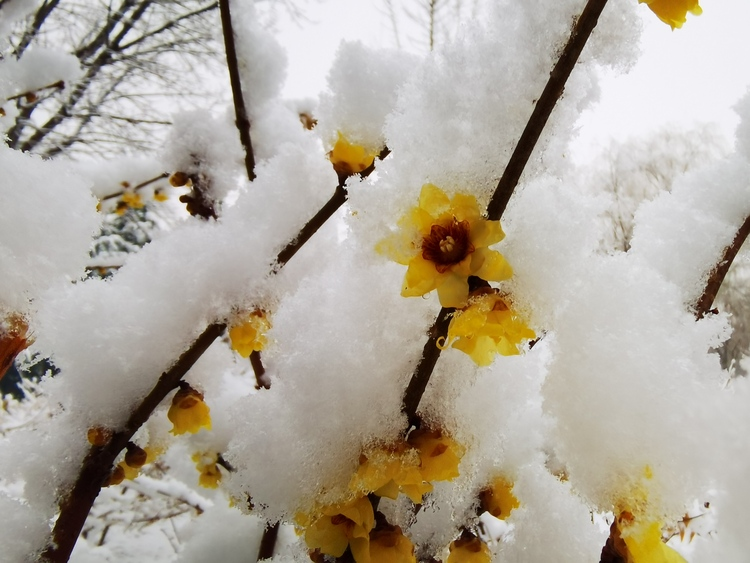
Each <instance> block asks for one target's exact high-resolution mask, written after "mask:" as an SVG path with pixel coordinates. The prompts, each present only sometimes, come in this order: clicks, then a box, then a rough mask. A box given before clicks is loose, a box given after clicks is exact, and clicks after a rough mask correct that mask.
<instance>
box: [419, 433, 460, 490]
mask: <svg viewBox="0 0 750 563" xmlns="http://www.w3.org/2000/svg"><path fill="white" fill-rule="evenodd" d="M407 441H408V442H409V444H411V445H412V446H414V447H415V448H416V449H417V451H418V452H419V460H420V467H419V471H420V473H422V478H424V480H425V481H451V480H453V479H455V478H456V477H458V475H459V472H458V464H459V463H460V462H461V458H462V457H463V455H464V447H463V446H461V445H460V444H459V443H458V442H456V441H455V440H453V439H452V438H450V437H449V436H445V435H443V433H442V432H441V431H440V430H429V429H426V428H420V429H418V430H414V431H413V432H412V433H411V434H409V437H408V438H407Z"/></svg>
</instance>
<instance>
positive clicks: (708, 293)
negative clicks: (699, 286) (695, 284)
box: [694, 216, 750, 319]
mask: <svg viewBox="0 0 750 563" xmlns="http://www.w3.org/2000/svg"><path fill="white" fill-rule="evenodd" d="M748 235H750V216H748V217H747V218H746V219H745V222H744V223H742V225H741V226H740V228H739V230H738V231H737V234H735V235H734V240H733V241H732V244H730V245H729V246H727V247H726V248H725V249H724V254H723V255H722V256H721V260H719V262H718V263H717V264H716V266H715V267H714V269H713V270H711V274H710V276H709V278H708V282H706V287H705V289H704V290H703V293H702V294H701V296H700V297H699V298H698V300H697V301H696V302H695V306H694V307H695V318H696V319H702V318H703V317H704V316H706V315H707V314H708V312H709V311H710V310H711V306H712V305H713V303H714V299H716V295H717V294H718V293H719V289H720V288H721V284H722V283H723V282H724V278H725V277H726V275H727V272H729V268H730V267H731V266H732V262H733V261H734V259H735V257H736V256H737V253H738V252H739V251H740V248H742V244H743V243H744V242H745V240H746V239H747V237H748Z"/></svg>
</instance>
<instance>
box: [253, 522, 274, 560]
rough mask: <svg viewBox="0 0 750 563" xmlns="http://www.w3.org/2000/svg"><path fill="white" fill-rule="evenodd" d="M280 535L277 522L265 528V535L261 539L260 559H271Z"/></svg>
mask: <svg viewBox="0 0 750 563" xmlns="http://www.w3.org/2000/svg"><path fill="white" fill-rule="evenodd" d="M278 537H279V523H278V522H275V523H274V524H271V525H270V526H268V527H266V529H265V530H263V537H262V538H261V539H260V548H258V561H262V560H263V559H271V557H273V552H274V549H276V538H278Z"/></svg>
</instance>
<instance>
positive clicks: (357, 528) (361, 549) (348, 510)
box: [305, 497, 375, 563]
mask: <svg viewBox="0 0 750 563" xmlns="http://www.w3.org/2000/svg"><path fill="white" fill-rule="evenodd" d="M374 527H375V513H374V512H373V510H372V504H370V501H369V499H368V498H367V497H360V498H357V499H355V500H353V501H350V502H346V503H341V504H335V505H332V506H327V507H325V508H323V509H322V510H321V511H320V514H319V515H318V516H317V517H315V518H314V519H313V521H312V523H311V524H310V525H309V526H307V528H306V530H305V543H307V546H308V547H309V548H310V549H318V550H320V552H321V553H324V554H325V555H331V556H332V557H341V556H342V555H343V554H344V552H345V551H346V548H347V546H348V547H350V548H351V550H352V556H353V557H354V560H355V561H356V562H357V563H370V531H371V530H372V529H373V528H374Z"/></svg>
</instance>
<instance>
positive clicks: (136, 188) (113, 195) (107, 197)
mask: <svg viewBox="0 0 750 563" xmlns="http://www.w3.org/2000/svg"><path fill="white" fill-rule="evenodd" d="M164 178H169V172H162V173H161V174H159V175H158V176H155V177H154V178H151V179H150V180H146V181H145V182H141V183H140V184H138V185H137V186H134V187H133V191H136V190H140V189H141V188H145V187H146V186H148V185H150V184H153V183H154V182H158V181H159V180H163V179H164ZM123 193H125V192H124V190H123V191H120V192H117V193H114V194H109V195H105V196H104V197H102V198H100V201H105V200H107V199H113V198H115V197H120V196H121V195H122V194H123Z"/></svg>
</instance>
